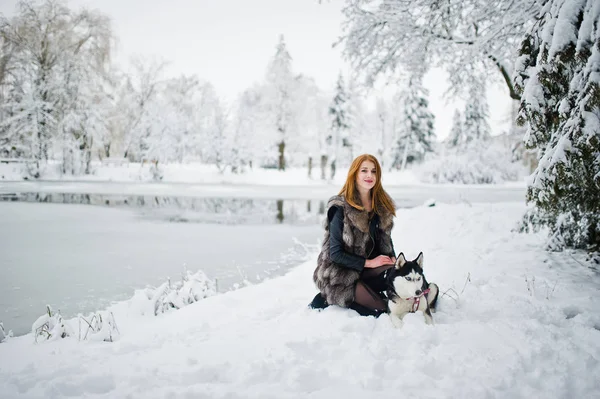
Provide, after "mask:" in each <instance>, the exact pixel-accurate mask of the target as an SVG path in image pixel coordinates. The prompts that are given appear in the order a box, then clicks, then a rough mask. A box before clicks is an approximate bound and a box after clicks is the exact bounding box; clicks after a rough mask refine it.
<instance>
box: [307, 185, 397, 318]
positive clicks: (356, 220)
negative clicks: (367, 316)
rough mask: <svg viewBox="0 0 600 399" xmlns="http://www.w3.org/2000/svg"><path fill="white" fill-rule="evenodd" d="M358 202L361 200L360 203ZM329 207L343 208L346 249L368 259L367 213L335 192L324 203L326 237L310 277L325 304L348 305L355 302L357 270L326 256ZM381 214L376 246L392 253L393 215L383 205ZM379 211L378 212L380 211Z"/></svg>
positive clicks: (327, 250) (358, 275)
mask: <svg viewBox="0 0 600 399" xmlns="http://www.w3.org/2000/svg"><path fill="white" fill-rule="evenodd" d="M359 203H360V202H359ZM332 206H338V207H342V209H343V210H344V230H343V237H342V238H343V241H344V247H345V250H346V252H349V253H352V254H354V255H358V256H361V257H363V258H365V259H366V258H367V254H366V248H367V244H368V242H369V240H371V238H370V236H369V216H368V214H367V212H366V211H359V210H358V209H356V208H353V207H352V206H350V205H349V204H348V203H347V202H346V200H345V198H344V197H342V196H339V195H336V196H333V197H331V198H330V199H329V202H328V203H327V214H326V216H325V223H324V224H325V226H324V227H325V238H324V239H323V246H322V248H321V253H320V254H319V257H318V260H317V268H316V269H315V271H314V273H313V280H314V282H315V284H316V285H317V288H318V289H319V291H321V294H322V295H323V296H324V297H325V300H326V301H327V303H329V304H331V305H339V306H342V307H348V306H350V304H351V303H352V302H354V289H355V286H356V282H357V281H358V279H359V277H360V273H359V272H358V271H356V270H354V269H350V268H347V267H344V266H341V265H338V264H335V263H333V262H332V261H331V260H330V258H329V253H330V252H329V218H328V215H329V210H330V209H331V207H332ZM378 209H383V212H384V213H383V214H381V215H379V226H378V232H377V233H378V236H379V240H378V241H377V242H376V243H375V245H378V246H379V250H380V253H382V254H386V255H388V254H389V255H391V256H395V255H394V254H392V251H393V250H392V248H393V247H392V240H391V236H390V234H391V232H392V227H393V225H394V222H393V219H392V218H393V215H392V214H390V213H388V212H387V210H385V208H384V207H383V206H381V207H378ZM380 212H381V211H380Z"/></svg>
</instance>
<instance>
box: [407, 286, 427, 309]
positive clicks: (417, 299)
mask: <svg viewBox="0 0 600 399" xmlns="http://www.w3.org/2000/svg"><path fill="white" fill-rule="evenodd" d="M428 293H429V288H427V289H426V290H424V291H423V292H422V293H421V295H419V296H413V297H411V298H406V300H407V301H410V300H412V301H413V303H412V306H411V308H410V313H415V312H416V311H417V310H419V305H420V304H421V298H422V297H423V295H425V294H428Z"/></svg>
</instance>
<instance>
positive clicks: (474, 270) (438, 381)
mask: <svg viewBox="0 0 600 399" xmlns="http://www.w3.org/2000/svg"><path fill="white" fill-rule="evenodd" d="M524 210H525V205H524V204H522V203H511V204H473V205H465V204H459V205H447V204H438V205H437V206H435V207H418V208H414V209H410V210H407V209H400V210H399V212H398V217H397V221H396V226H397V227H396V228H395V229H394V231H393V238H394V243H395V246H396V248H397V250H399V251H403V252H404V253H405V254H406V255H407V256H408V257H410V256H413V257H414V256H415V255H416V254H417V253H418V252H419V251H423V252H424V254H425V267H424V269H425V272H426V275H427V277H428V279H429V280H430V281H435V282H436V283H438V284H439V286H440V287H441V291H442V292H446V291H448V290H449V289H453V290H454V291H448V295H452V296H453V297H454V298H455V299H451V298H450V297H449V296H448V295H447V296H444V297H442V298H441V300H440V307H439V311H438V312H437V313H436V314H434V320H435V322H436V325H435V326H427V325H425V324H424V321H423V318H422V316H420V315H418V314H415V315H409V316H413V317H407V318H405V321H406V323H405V326H404V328H403V329H400V330H397V329H394V328H393V327H392V325H391V322H390V320H389V318H388V317H387V316H382V317H381V318H379V319H374V318H370V317H359V316H358V315H357V314H356V313H354V312H353V311H350V310H344V309H340V308H336V307H330V308H328V309H325V310H324V311H322V312H318V311H315V310H310V309H308V308H307V307H306V305H307V303H308V302H309V301H310V299H311V298H312V296H313V295H314V294H315V292H316V290H315V288H314V285H313V283H312V278H311V277H312V271H313V269H314V266H315V262H316V254H315V255H314V257H313V259H311V260H310V261H309V262H306V263H303V264H301V265H299V266H298V267H296V268H295V269H293V270H292V271H291V272H289V273H288V274H287V275H285V276H283V277H279V278H276V279H272V280H269V281H266V282H264V283H261V284H257V285H253V286H250V287H246V288H243V289H240V290H237V291H232V292H228V293H225V294H219V295H215V296H211V297H208V298H206V299H203V300H201V301H199V302H197V303H193V304H190V305H188V306H186V307H184V308H182V309H180V310H177V311H172V312H169V313H166V314H162V315H159V316H156V317H154V316H148V315H146V316H141V315H140V314H139V309H138V308H137V307H136V306H135V301H133V300H132V301H126V302H121V303H118V304H115V305H113V306H112V307H111V308H109V309H107V310H109V311H112V312H113V313H114V315H115V320H116V323H117V324H118V326H119V330H120V332H121V335H120V337H119V339H118V340H117V341H116V342H112V343H108V342H87V341H81V342H80V341H78V340H77V339H75V338H66V339H62V340H55V341H51V342H42V343H39V344H34V343H33V341H34V340H33V336H32V335H27V336H23V337H17V338H10V339H9V340H8V341H7V342H5V343H3V344H0V392H2V394H3V395H2V397H6V398H46V397H67V396H76V397H82V396H85V397H90V398H95V397H97V398H100V397H119V398H128V397H130V398H134V397H143V398H165V397H168V398H170V397H173V398H174V397H177V398H179V397H181V398H185V397H190V398H191V397H194V398H296V397H297V398H300V397H302V398H331V397H334V398H336V397H344V398H365V397H382V398H391V397H411V396H416V395H418V397H457V398H458V397H510V398H521V397H522V398H529V397H544V398H563V397H585V398H593V397H600V381H599V380H598V378H597V376H598V375H600V298H599V297H598V295H597V287H598V284H599V283H600V275H599V273H598V270H597V266H592V265H589V266H590V267H585V266H586V265H585V264H584V263H582V262H584V261H583V260H582V259H581V254H580V253H577V252H573V253H570V252H563V253H548V252H544V251H543V250H542V249H541V248H542V244H543V241H544V240H545V237H546V236H545V234H543V233H540V234H532V235H519V234H517V233H514V232H511V228H512V227H513V225H514V223H515V221H516V220H517V219H519V218H520V216H521V215H522V213H523V211H524ZM32 321H33V320H32Z"/></svg>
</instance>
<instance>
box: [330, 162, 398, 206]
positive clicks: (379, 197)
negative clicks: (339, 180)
mask: <svg viewBox="0 0 600 399" xmlns="http://www.w3.org/2000/svg"><path fill="white" fill-rule="evenodd" d="M365 161H370V162H373V163H374V164H375V176H376V180H375V186H373V188H372V189H371V203H372V204H373V211H375V213H376V214H378V215H380V214H381V213H380V212H381V211H382V210H383V209H382V208H385V209H386V210H387V211H388V212H389V213H391V214H392V215H394V216H396V207H395V206H394V201H392V199H391V198H390V196H389V195H388V193H386V192H385V190H384V189H383V186H382V185H381V166H380V165H379V161H378V160H377V158H375V157H374V156H373V155H370V154H363V155H359V156H358V157H356V158H355V159H354V161H352V165H350V169H349V170H348V177H347V178H346V183H344V186H343V187H342V189H341V190H340V192H339V195H343V196H344V198H345V199H346V202H347V203H348V204H349V205H350V206H352V207H354V208H356V209H358V210H360V211H362V210H364V209H365V207H364V206H361V205H359V204H358V203H357V202H356V199H357V198H358V191H357V189H356V175H357V174H358V171H359V170H360V165H362V163H363V162H365Z"/></svg>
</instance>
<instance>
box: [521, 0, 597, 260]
mask: <svg viewBox="0 0 600 399" xmlns="http://www.w3.org/2000/svg"><path fill="white" fill-rule="evenodd" d="M542 3H543V9H542V10H541V12H540V13H539V16H538V17H537V18H536V20H535V24H534V25H533V27H532V28H531V29H530V30H529V31H528V32H527V34H526V35H525V37H524V39H523V41H522V43H521V48H520V52H519V53H520V56H519V58H518V59H517V62H516V66H515V73H516V77H515V83H516V86H517V90H518V92H519V93H520V95H521V109H520V113H519V117H518V118H519V122H521V123H527V133H526V135H525V143H526V145H527V147H529V148H536V149H538V150H539V164H538V166H537V168H536V170H535V172H534V173H533V175H532V176H531V178H530V181H529V184H528V191H527V199H528V201H529V202H532V203H533V204H534V208H533V211H532V212H530V213H529V214H528V215H526V219H527V220H528V222H529V223H533V224H534V225H537V226H539V225H544V226H548V227H549V229H550V240H549V247H550V248H551V249H560V248H563V247H576V248H594V249H595V250H598V249H599V248H600V3H599V2H598V1H597V0H546V1H543V2H542Z"/></svg>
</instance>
